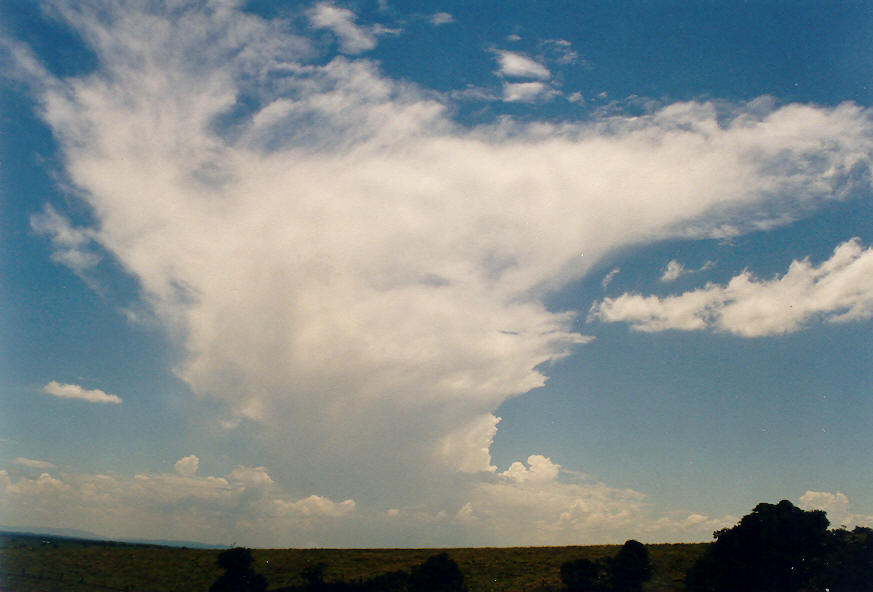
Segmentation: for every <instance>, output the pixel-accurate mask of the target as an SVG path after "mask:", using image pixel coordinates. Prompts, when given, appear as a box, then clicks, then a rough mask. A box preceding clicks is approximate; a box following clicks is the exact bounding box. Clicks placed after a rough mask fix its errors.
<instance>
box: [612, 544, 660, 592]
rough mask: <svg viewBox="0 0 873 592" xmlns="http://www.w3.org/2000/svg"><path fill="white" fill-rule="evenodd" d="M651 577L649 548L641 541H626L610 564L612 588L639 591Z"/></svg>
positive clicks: (627, 591) (631, 591)
mask: <svg viewBox="0 0 873 592" xmlns="http://www.w3.org/2000/svg"><path fill="white" fill-rule="evenodd" d="M651 577H652V565H651V563H649V550H648V549H646V546H645V545H644V544H642V543H641V542H639V541H635V540H633V539H631V540H629V541H626V542H625V544H624V545H622V547H621V549H619V551H618V554H617V555H616V556H615V558H614V559H613V560H612V562H611V563H610V565H609V582H610V588H611V589H612V590H615V592H639V591H640V590H642V589H643V582H647V581H648V580H649V579H650V578H651Z"/></svg>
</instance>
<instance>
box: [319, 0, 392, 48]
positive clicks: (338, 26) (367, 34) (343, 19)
mask: <svg viewBox="0 0 873 592" xmlns="http://www.w3.org/2000/svg"><path fill="white" fill-rule="evenodd" d="M308 14H309V19H310V21H311V22H312V26H314V27H315V28H318V29H330V30H331V31H332V32H333V34H334V35H336V36H337V38H338V39H339V42H340V47H341V49H342V51H343V53H349V54H356V53H362V52H365V51H368V50H370V49H373V48H374V47H376V35H375V33H374V31H373V30H372V29H370V28H367V27H361V26H358V25H356V24H355V19H356V17H355V13H354V12H352V11H351V10H348V9H347V8H338V7H336V6H334V5H332V4H327V3H324V2H322V3H319V4H316V5H315V7H313V8H312V9H311V10H310V11H309V12H308Z"/></svg>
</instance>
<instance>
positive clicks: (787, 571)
mask: <svg viewBox="0 0 873 592" xmlns="http://www.w3.org/2000/svg"><path fill="white" fill-rule="evenodd" d="M715 537H716V540H715V542H714V543H713V544H712V545H711V546H710V548H709V549H708V550H707V552H706V553H705V554H704V556H703V557H702V558H701V559H700V560H699V561H698V562H697V563H696V564H695V565H694V566H693V567H692V568H691V569H690V570H689V572H688V574H687V576H686V590H688V592H749V591H755V592H800V591H804V590H808V589H812V588H815V587H817V586H816V584H819V583H821V581H822V579H823V578H824V577H825V573H826V571H827V570H826V564H827V557H828V554H829V552H830V550H831V545H830V543H831V541H832V535H831V533H830V532H829V531H828V519H827V517H826V516H825V513H824V512H822V511H820V510H812V511H805V510H801V509H800V508H796V507H795V506H794V505H793V504H792V503H791V502H789V501H786V500H783V501H781V502H779V503H778V504H775V505H774V504H758V505H757V506H756V507H755V509H754V510H753V511H752V513H751V514H747V515H746V516H743V518H742V520H740V523H739V524H737V525H736V526H734V527H733V528H728V529H724V530H720V531H716V532H715Z"/></svg>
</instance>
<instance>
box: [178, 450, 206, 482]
mask: <svg viewBox="0 0 873 592" xmlns="http://www.w3.org/2000/svg"><path fill="white" fill-rule="evenodd" d="M199 466H200V459H199V458H197V456H195V455H193V454H190V455H188V456H186V457H184V458H180V459H179V460H177V461H176V464H174V465H173V468H174V469H176V472H177V473H179V474H180V475H182V476H183V477H193V476H194V475H195V474H196V473H197V468H198V467H199Z"/></svg>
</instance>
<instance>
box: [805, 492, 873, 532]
mask: <svg viewBox="0 0 873 592" xmlns="http://www.w3.org/2000/svg"><path fill="white" fill-rule="evenodd" d="M799 502H800V503H799V506H800V507H801V508H803V509H804V510H824V511H825V512H826V513H827V516H828V520H829V521H830V523H831V528H840V527H846V528H854V527H855V526H867V527H873V516H864V515H860V514H853V513H852V512H851V511H850V509H849V498H848V497H847V496H846V494H844V493H841V492H839V491H838V492H836V493H831V492H829V491H807V492H806V493H804V494H803V495H802V496H800V500H799Z"/></svg>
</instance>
